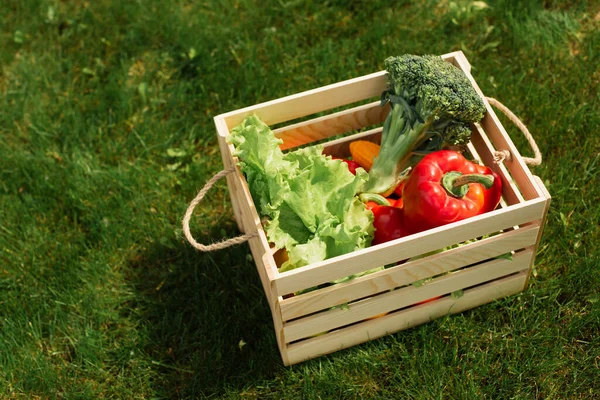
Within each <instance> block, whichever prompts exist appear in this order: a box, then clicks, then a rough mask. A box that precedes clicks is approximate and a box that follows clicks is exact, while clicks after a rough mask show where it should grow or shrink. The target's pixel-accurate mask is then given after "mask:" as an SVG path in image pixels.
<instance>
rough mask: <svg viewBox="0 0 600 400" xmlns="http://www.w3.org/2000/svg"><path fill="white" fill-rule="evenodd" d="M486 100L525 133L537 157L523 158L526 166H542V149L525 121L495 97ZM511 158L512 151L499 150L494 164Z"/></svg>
mask: <svg viewBox="0 0 600 400" xmlns="http://www.w3.org/2000/svg"><path fill="white" fill-rule="evenodd" d="M486 99H487V101H488V102H489V103H490V104H491V105H492V106H494V107H496V108H497V109H499V110H500V111H502V113H503V114H504V115H506V116H507V117H508V119H510V120H511V122H512V123H513V124H515V125H516V126H517V128H519V130H520V131H521V132H523V135H525V138H526V139H527V142H529V145H530V146H531V148H532V150H533V154H534V155H535V157H533V158H530V157H523V161H524V162H525V164H527V165H540V164H541V163H542V153H541V152H540V148H539V147H538V145H537V143H536V142H535V139H534V138H533V136H531V133H530V132H529V129H527V127H526V126H525V124H524V123H523V121H521V120H520V119H519V117H517V116H516V115H515V114H514V113H513V112H512V111H510V110H509V109H508V107H506V106H505V105H504V104H502V103H500V102H499V101H498V100H496V99H494V98H493V97H486ZM511 157H512V156H511V154H510V151H508V150H498V151H495V152H494V162H495V163H496V164H499V163H501V162H502V161H504V160H510V159H511Z"/></svg>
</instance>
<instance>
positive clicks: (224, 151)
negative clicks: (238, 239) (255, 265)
mask: <svg viewBox="0 0 600 400" xmlns="http://www.w3.org/2000/svg"><path fill="white" fill-rule="evenodd" d="M214 122H215V127H216V129H217V132H218V134H217V143H218V144H219V150H220V152H221V159H222V161H223V168H224V169H228V168H231V167H233V166H234V165H235V161H234V160H233V156H232V155H231V152H230V148H229V146H228V145H227V142H226V141H225V136H223V135H221V134H219V132H226V131H227V127H226V126H225V123H224V121H223V120H222V119H220V118H215V119H214ZM225 179H226V180H227V188H228V189H229V198H230V200H231V206H232V208H233V214H234V216H235V222H236V223H237V226H238V229H239V230H240V231H242V232H244V226H243V224H242V215H241V211H240V205H239V204H238V203H239V199H238V197H239V195H238V194H237V192H236V187H235V185H234V181H233V180H234V179H235V178H234V176H233V175H231V174H230V175H228V176H227V177H226V178H225Z"/></svg>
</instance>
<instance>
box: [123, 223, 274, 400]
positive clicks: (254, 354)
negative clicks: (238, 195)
mask: <svg viewBox="0 0 600 400" xmlns="http://www.w3.org/2000/svg"><path fill="white" fill-rule="evenodd" d="M233 225H234V224H233V223H231V226H230V227H229V229H226V231H227V232H226V235H229V237H231V236H233V235H235V234H236V232H237V229H236V228H234V227H233ZM226 228H227V227H226ZM211 237H212V238H219V237H223V230H222V229H217V228H214V229H213V231H211V232H209V233H208V234H207V235H206V236H204V237H198V238H197V240H199V241H200V242H204V243H209V242H210V241H211V239H210V238H211ZM129 270H130V271H131V274H132V275H131V276H130V277H129V278H130V281H131V282H132V284H133V285H134V287H135V290H136V295H135V299H136V300H135V303H137V304H131V305H130V306H129V307H127V308H128V309H131V310H135V311H133V312H134V313H136V315H134V316H132V317H134V319H136V320H137V321H139V324H140V326H139V331H140V332H143V335H144V336H143V340H144V341H145V346H142V345H140V346H139V347H138V348H140V349H142V347H143V350H144V351H145V352H146V354H147V357H148V359H149V363H150V367H151V368H152V369H153V370H154V371H155V374H153V375H154V376H155V377H156V379H155V382H154V385H153V386H154V387H155V390H156V392H157V394H161V395H164V396H166V397H168V398H173V397H195V396H200V395H204V396H207V395H218V394H220V393H223V392H224V391H225V390H226V388H229V389H233V390H240V389H243V388H245V387H249V386H252V385H253V383H255V382H257V381H261V380H263V379H270V378H272V377H273V374H274V373H275V371H276V370H278V369H280V368H283V366H282V363H281V360H280V356H279V351H278V348H277V343H276V339H275V334H274V331H273V323H272V319H271V314H270V311H269V306H268V303H267V301H266V299H265V295H264V292H263V289H262V286H261V283H260V279H259V277H258V274H257V271H256V267H255V265H254V261H253V259H252V257H251V256H250V249H249V247H248V245H247V244H242V245H238V246H234V247H230V248H227V249H224V250H220V251H217V252H212V253H201V252H198V251H196V250H194V249H193V248H192V247H191V246H190V245H189V244H188V243H187V242H186V241H185V240H184V239H175V238H174V239H173V240H172V241H163V242H162V243H161V244H156V245H155V246H154V247H152V248H149V249H148V250H147V251H146V252H144V253H142V254H139V256H138V257H136V258H135V259H133V260H131V262H130V269H129Z"/></svg>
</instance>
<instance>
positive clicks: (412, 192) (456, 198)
mask: <svg viewBox="0 0 600 400" xmlns="http://www.w3.org/2000/svg"><path fill="white" fill-rule="evenodd" d="M501 196H502V181H501V180H500V177H499V176H498V175H497V174H496V173H495V172H494V171H492V170H491V169H490V168H488V167H486V166H484V165H479V164H475V163H472V162H470V161H469V160H467V159H466V158H465V157H464V156H463V155H462V154H460V153H459V152H456V151H453V150H440V151H436V152H433V153H430V154H428V155H426V156H425V157H423V159H422V160H421V161H420V162H419V163H418V164H417V165H416V166H415V167H414V168H413V170H412V172H411V174H410V177H409V178H408V181H407V182H406V184H405V186H404V189H403V191H402V198H403V199H404V220H405V223H406V227H407V228H408V230H409V231H410V233H417V232H422V231H424V230H427V229H431V228H435V227H438V226H442V225H445V224H449V223H452V222H455V221H460V220H463V219H465V218H469V217H472V216H475V215H479V214H483V213H485V212H488V211H491V210H493V209H495V208H496V207H497V206H498V203H499V202H500V197H501Z"/></svg>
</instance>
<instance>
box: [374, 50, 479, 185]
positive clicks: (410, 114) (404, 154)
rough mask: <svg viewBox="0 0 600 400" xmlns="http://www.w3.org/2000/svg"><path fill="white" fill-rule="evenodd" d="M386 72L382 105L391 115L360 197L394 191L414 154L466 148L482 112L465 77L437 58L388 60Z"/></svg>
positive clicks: (408, 56)
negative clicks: (473, 123)
mask: <svg viewBox="0 0 600 400" xmlns="http://www.w3.org/2000/svg"><path fill="white" fill-rule="evenodd" d="M385 68H386V70H387V75H388V80H389V88H388V89H387V90H386V91H384V92H383V94H382V103H385V102H388V101H389V102H390V104H391V110H390V113H389V114H388V116H387V118H386V120H385V122H384V125H383V131H382V137H381V144H380V145H381V148H380V152H379V155H378V156H377V157H376V158H375V160H374V162H373V166H372V167H371V169H370V170H369V181H368V182H367V185H365V187H364V188H363V190H364V191H365V192H373V193H386V192H388V191H389V190H390V189H391V188H392V187H395V186H396V185H397V183H398V177H399V175H400V173H401V172H402V171H404V170H405V169H406V168H407V167H408V166H409V165H411V157H413V156H414V155H415V154H418V153H422V152H426V153H428V152H432V151H435V150H439V149H442V148H443V147H445V146H448V145H465V144H466V143H468V141H469V139H470V136H471V128H470V123H472V122H476V121H479V120H481V119H482V118H483V116H484V113H485V110H486V109H485V105H484V104H483V101H482V100H481V98H480V97H479V95H478V94H477V92H476V91H475V89H474V88H473V86H472V85H471V83H470V82H469V80H468V78H467V77H466V76H465V74H464V73H463V72H462V71H461V70H460V69H458V68H456V67H455V66H454V65H452V64H450V63H448V62H446V61H444V60H443V59H442V58H441V57H439V56H433V55H425V56H415V55H403V56H399V57H389V58H387V59H386V60H385ZM412 164H414V162H413V163H412Z"/></svg>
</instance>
